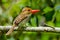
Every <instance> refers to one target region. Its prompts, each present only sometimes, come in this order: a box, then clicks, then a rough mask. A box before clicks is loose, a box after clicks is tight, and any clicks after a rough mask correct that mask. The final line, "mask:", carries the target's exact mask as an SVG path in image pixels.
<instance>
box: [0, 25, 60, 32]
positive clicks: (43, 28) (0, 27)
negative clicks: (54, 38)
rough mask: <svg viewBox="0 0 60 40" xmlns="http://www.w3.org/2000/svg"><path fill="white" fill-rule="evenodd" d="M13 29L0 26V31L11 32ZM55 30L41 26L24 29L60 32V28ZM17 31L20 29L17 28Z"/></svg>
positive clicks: (15, 29) (25, 29)
mask: <svg viewBox="0 0 60 40" xmlns="http://www.w3.org/2000/svg"><path fill="white" fill-rule="evenodd" d="M11 27H12V26H0V31H4V30H9V29H10V28H11ZM54 28H55V30H54V29H53V28H51V27H42V26H40V27H26V28H24V29H23V31H32V32H36V31H37V32H39V31H41V32H44V31H46V32H60V28H58V27H54ZM17 29H18V27H15V28H14V31H18V30H17ZM19 31H20V29H19Z"/></svg>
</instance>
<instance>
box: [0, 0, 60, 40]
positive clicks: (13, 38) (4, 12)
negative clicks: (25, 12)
mask: <svg viewBox="0 0 60 40" xmlns="http://www.w3.org/2000/svg"><path fill="white" fill-rule="evenodd" d="M25 6H30V7H31V8H32V9H39V10H40V12H38V13H37V14H34V15H32V16H31V19H30V20H29V22H28V23H27V24H28V26H34V27H36V26H39V25H40V24H39V22H40V21H41V18H42V16H44V17H45V18H46V20H45V22H46V24H48V25H50V26H54V27H60V14H59V13H60V0H0V25H2V26H9V25H12V23H13V20H14V18H15V17H16V16H17V15H18V14H19V13H20V12H21V10H22V8H23V7H25ZM0 40H60V34H59V33H51V32H23V33H20V32H18V31H15V32H13V33H12V35H10V36H5V33H4V32H2V33H0Z"/></svg>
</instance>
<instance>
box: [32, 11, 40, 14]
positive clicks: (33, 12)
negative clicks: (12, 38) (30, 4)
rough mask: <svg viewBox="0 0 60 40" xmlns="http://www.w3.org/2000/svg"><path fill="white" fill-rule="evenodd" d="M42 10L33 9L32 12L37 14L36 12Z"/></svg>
mask: <svg viewBox="0 0 60 40" xmlns="http://www.w3.org/2000/svg"><path fill="white" fill-rule="evenodd" d="M39 11H40V10H32V11H31V12H32V14H35V13H36V12H39Z"/></svg>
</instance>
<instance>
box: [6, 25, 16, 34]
mask: <svg viewBox="0 0 60 40" xmlns="http://www.w3.org/2000/svg"><path fill="white" fill-rule="evenodd" d="M15 27H16V25H13V26H12V28H11V29H10V30H9V31H8V32H7V33H6V35H10V34H11V33H12V32H13V30H14V28H15Z"/></svg>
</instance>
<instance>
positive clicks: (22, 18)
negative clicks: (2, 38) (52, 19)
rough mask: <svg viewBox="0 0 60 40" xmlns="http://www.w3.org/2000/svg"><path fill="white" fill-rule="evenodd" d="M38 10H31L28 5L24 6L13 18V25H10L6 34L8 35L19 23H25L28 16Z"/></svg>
mask: <svg viewBox="0 0 60 40" xmlns="http://www.w3.org/2000/svg"><path fill="white" fill-rule="evenodd" d="M39 11H40V10H37V9H36V10H32V9H31V8H30V7H27V6H26V7H24V8H23V9H22V12H21V13H20V14H19V15H18V16H17V17H16V18H15V20H14V21H13V25H12V27H11V28H10V29H9V31H8V32H7V33H6V35H10V34H11V33H12V32H13V30H14V28H15V27H16V26H18V25H19V24H20V23H22V24H26V22H27V21H28V20H29V18H30V16H31V15H32V14H35V13H37V12H39Z"/></svg>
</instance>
